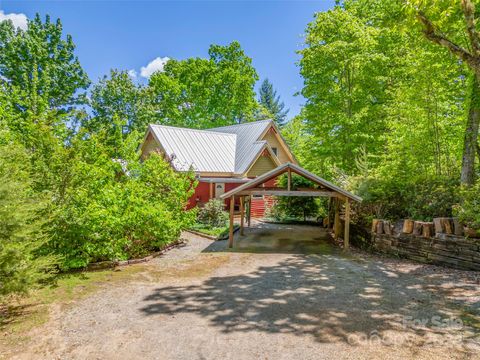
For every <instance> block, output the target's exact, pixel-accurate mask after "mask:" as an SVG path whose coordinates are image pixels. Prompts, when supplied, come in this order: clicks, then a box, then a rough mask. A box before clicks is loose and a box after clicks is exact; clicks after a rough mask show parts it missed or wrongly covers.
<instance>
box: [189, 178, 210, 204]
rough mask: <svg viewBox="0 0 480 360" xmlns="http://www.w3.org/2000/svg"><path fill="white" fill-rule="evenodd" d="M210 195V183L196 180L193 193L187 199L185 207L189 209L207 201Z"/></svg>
mask: <svg viewBox="0 0 480 360" xmlns="http://www.w3.org/2000/svg"><path fill="white" fill-rule="evenodd" d="M209 196H210V184H209V183H205V182H201V181H199V182H198V185H197V187H196V188H195V193H194V194H193V195H192V197H191V198H190V199H188V205H187V209H191V208H193V207H195V206H196V205H201V204H204V203H206V202H208V199H209Z"/></svg>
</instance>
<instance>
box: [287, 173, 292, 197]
mask: <svg viewBox="0 0 480 360" xmlns="http://www.w3.org/2000/svg"><path fill="white" fill-rule="evenodd" d="M291 189H292V170H291V169H290V168H288V184H287V190H288V191H290V190H291Z"/></svg>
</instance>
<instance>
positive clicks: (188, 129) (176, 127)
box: [149, 124, 237, 137]
mask: <svg viewBox="0 0 480 360" xmlns="http://www.w3.org/2000/svg"><path fill="white" fill-rule="evenodd" d="M149 126H157V127H163V128H169V129H179V130H186V131H193V132H205V133H209V134H215V135H232V136H235V137H237V134H235V133H224V132H218V131H211V130H209V129H207V130H203V129H192V128H186V127H181V126H171V125H159V124H149Z"/></svg>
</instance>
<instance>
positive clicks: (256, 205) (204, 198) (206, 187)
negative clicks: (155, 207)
mask: <svg viewBox="0 0 480 360" xmlns="http://www.w3.org/2000/svg"><path fill="white" fill-rule="evenodd" d="M275 182H276V179H272V180H269V181H268V182H266V183H265V186H266V187H273V186H275ZM240 185H242V184H239V183H226V184H225V192H228V191H230V190H232V189H235V188H236V187H238V186H240ZM212 195H214V194H212ZM209 198H210V183H205V182H201V181H199V182H198V185H197V187H196V188H195V193H194V194H193V196H192V197H191V198H190V199H189V200H188V205H187V209H191V208H193V207H195V206H197V205H200V206H201V205H202V204H205V203H206V202H208V200H209ZM273 202H274V200H273V197H272V196H264V197H263V198H252V216H254V217H263V216H264V214H265V210H266V209H267V208H269V207H271V206H272V205H273ZM235 205H236V207H237V208H238V206H240V198H238V197H236V198H235ZM229 208H230V199H227V200H225V210H227V211H228V209H229Z"/></svg>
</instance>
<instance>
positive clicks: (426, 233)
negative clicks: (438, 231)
mask: <svg viewBox="0 0 480 360" xmlns="http://www.w3.org/2000/svg"><path fill="white" fill-rule="evenodd" d="M433 235H434V231H433V223H431V222H424V223H422V236H423V237H425V238H430V237H432V236H433Z"/></svg>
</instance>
